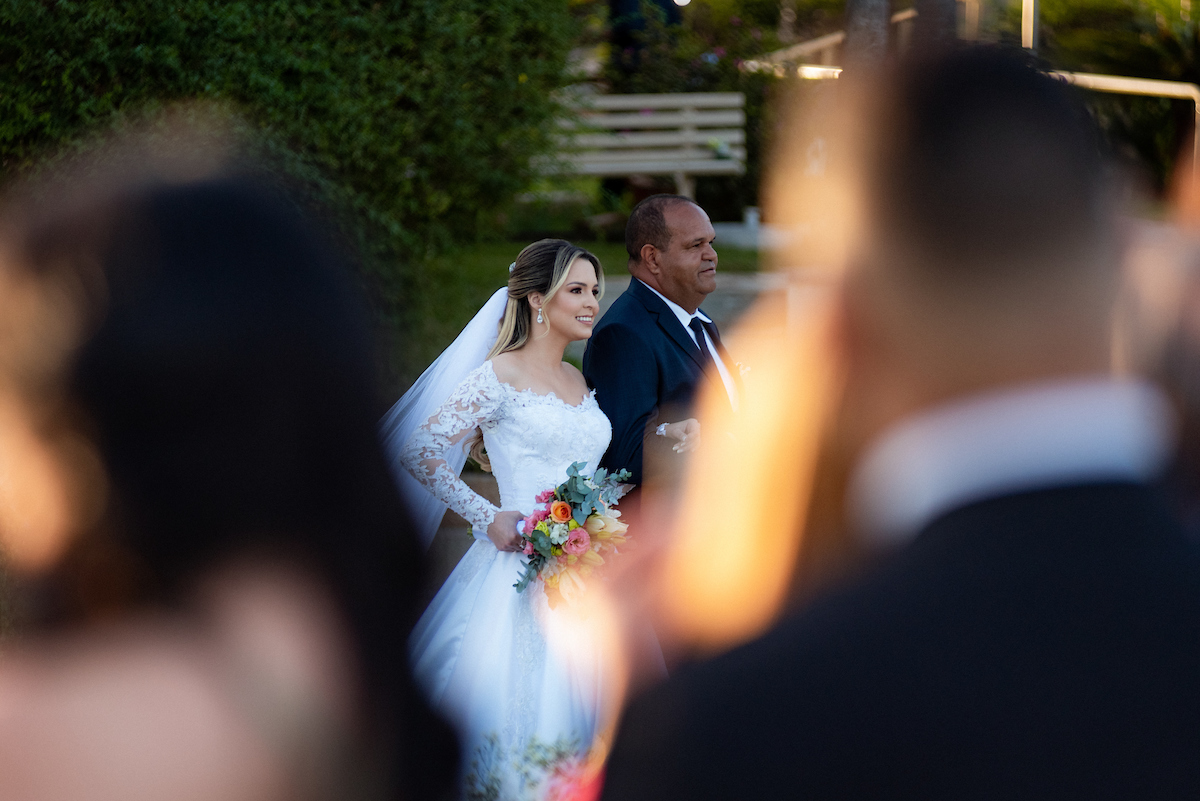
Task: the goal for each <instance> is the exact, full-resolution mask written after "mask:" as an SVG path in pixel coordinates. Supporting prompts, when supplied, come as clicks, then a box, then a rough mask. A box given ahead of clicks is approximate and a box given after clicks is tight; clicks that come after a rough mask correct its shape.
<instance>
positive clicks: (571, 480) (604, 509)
mask: <svg viewBox="0 0 1200 801" xmlns="http://www.w3.org/2000/svg"><path fill="white" fill-rule="evenodd" d="M583 467H585V463H584V462H576V463H575V464H573V465H571V466H570V467H569V468H568V469H567V480H566V481H564V482H563V483H562V484H559V485H558V486H557V487H555V488H554V489H548V490H546V491H545V492H543V493H542V494H541V495H539V496H538V497H537V502H538V503H539V504H541V508H539V509H538V510H537V511H535V512H534V513H533V514H531V515H530V516H529V517H527V518H525V522H524V525H523V530H522V533H523V534H524V535H525V551H524V552H525V555H526V556H528V557H529V561H528V562H526V563H525V570H524V572H523V573H522V574H521V580H520V581H518V582H517V583H516V584H514V585H513V586H514V587H516V588H517V592H521V591H522V590H524V589H525V588H526V587H528V586H529V582H531V581H533V580H534V579H540V580H541V581H542V583H543V585H544V587H545V590H546V599H547V600H548V601H549V603H550V608H551V609H553V608H555V607H556V606H558V604H559V603H561V602H562V601H564V600H565V601H567V602H568V603H570V602H571V601H572V600H574V598H575V597H576V596H577V595H578V594H579V593H580V592H582V591H583V590H584V588H585V586H586V585H585V583H584V579H586V578H587V577H588V576H590V575H591V574H592V572H593V571H594V570H595V569H596V568H598V567H600V565H602V564H604V561H605V557H606V556H610V555H611V554H614V553H616V552H617V547H618V546H620V545H624V544H625V541H626V536H625V533H626V531H627V530H628V528H629V527H628V526H627V525H626V524H625V523H623V522H621V520H620V517H621V513H620V512H618V511H617V510H616V505H617V501H618V500H620V498H621V496H622V495H624V494H625V491H626V488H625V487H624V486H623V485H622V483H621V482H623V481H625V480H626V479H628V478H629V471H628V470H621V471H619V472H616V473H609V472H607V471H606V470H604V469H603V468H600V469H599V470H597V471H596V473H595V475H593V476H584V475H580V473H579V471H580V470H581V469H582V468H583Z"/></svg>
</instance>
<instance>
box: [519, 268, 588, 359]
mask: <svg viewBox="0 0 1200 801" xmlns="http://www.w3.org/2000/svg"><path fill="white" fill-rule="evenodd" d="M533 299H534V298H531V300H533ZM599 313H600V284H599V282H598V281H597V280H596V268H595V267H594V266H593V265H592V263H591V262H590V261H588V260H587V259H585V258H583V257H582V256H580V257H578V258H576V259H575V261H573V262H571V269H570V270H568V271H567V282H566V283H565V284H563V286H562V288H561V289H559V290H558V291H557V292H555V293H554V296H553V297H552V298H550V301H549V302H548V303H546V304H544V305H543V306H542V314H543V316H544V317H545V320H546V322H548V323H549V324H550V330H551V331H553V332H555V333H557V334H560V335H561V336H563V337H566V338H567V339H569V340H572V341H574V340H577V339H587V338H589V337H590V336H591V335H592V325H593V324H594V323H595V322H596V315H597V314H599ZM533 316H534V320H535V321H536V319H537V308H534V310H533ZM539 328H542V329H543V330H545V329H544V326H539V325H537V323H536V322H535V323H534V328H533V330H534V331H535V332H536V331H537V330H538V329H539ZM535 335H536V334H535Z"/></svg>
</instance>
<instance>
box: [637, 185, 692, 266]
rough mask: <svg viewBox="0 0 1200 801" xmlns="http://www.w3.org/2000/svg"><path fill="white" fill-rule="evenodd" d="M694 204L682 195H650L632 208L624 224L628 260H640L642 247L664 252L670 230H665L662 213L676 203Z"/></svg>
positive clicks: (664, 218)
mask: <svg viewBox="0 0 1200 801" xmlns="http://www.w3.org/2000/svg"><path fill="white" fill-rule="evenodd" d="M695 202H696V201H694V200H692V199H691V198H688V197H684V196H683V195H651V196H650V197H648V198H646V199H645V200H643V201H642V202H641V203H638V204H637V205H636V206H634V207H633V211H631V212H630V213H629V222H627V223H625V252H627V253H628V254H629V260H630V261H631V262H638V261H641V260H642V246H643V245H654V247H656V248H658V249H659V250H666V249H667V246H668V245H670V244H671V230H670V229H669V228H667V220H666V217H665V216H664V215H663V211H664V210H665V209H666V208H667V207H668V206H672V205H674V204H676V203H692V204H693V205H694V204H695Z"/></svg>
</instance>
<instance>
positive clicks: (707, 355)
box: [688, 317, 716, 369]
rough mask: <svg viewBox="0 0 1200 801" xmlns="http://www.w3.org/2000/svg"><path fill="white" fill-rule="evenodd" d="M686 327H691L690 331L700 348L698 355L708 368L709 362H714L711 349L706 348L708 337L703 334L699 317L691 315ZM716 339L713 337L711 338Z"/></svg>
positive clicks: (702, 325)
mask: <svg viewBox="0 0 1200 801" xmlns="http://www.w3.org/2000/svg"><path fill="white" fill-rule="evenodd" d="M688 328H690V329H692V333H693V334H695V335H696V347H698V348H700V355H701V356H702V357H703V358H704V366H705V369H708V366H709V365H710V364H714V363H715V360H714V359H713V354H712V351H711V350H709V349H708V339H706V338H705V336H704V323H703V322H701V320H700V318H699V317H693V318H692V321H691V322H690V323H688ZM713 341H714V342H715V341H716V340H715V339H714V340H713Z"/></svg>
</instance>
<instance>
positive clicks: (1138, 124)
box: [1007, 0, 1200, 190]
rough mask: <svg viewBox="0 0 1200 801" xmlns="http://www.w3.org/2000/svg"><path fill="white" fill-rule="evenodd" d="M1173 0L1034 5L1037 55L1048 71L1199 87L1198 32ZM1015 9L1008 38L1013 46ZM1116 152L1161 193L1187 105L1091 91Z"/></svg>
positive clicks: (1185, 7)
mask: <svg viewBox="0 0 1200 801" xmlns="http://www.w3.org/2000/svg"><path fill="white" fill-rule="evenodd" d="M1194 14H1200V3H1198V4H1197V7H1196V8H1195V9H1194V10H1193V9H1192V8H1191V3H1190V2H1186V1H1185V2H1180V0H1041V5H1040V30H1039V37H1040V42H1041V44H1040V47H1039V54H1040V55H1041V56H1042V57H1044V58H1045V59H1046V60H1047V61H1048V62H1049V63H1050V65H1051V66H1053V67H1054V68H1055V69H1065V70H1073V71H1080V72H1098V73H1103V74H1107V75H1126V76H1132V77H1137V78H1157V79H1160V80H1169V81H1186V82H1189V83H1200V28H1198V27H1197V20H1196V17H1195V16H1194ZM1019 16H1020V9H1019V7H1013V8H1011V9H1010V14H1009V17H1008V19H1007V33H1008V34H1009V37H1010V38H1011V39H1013V40H1014V41H1015V40H1016V36H1017V31H1018V30H1019V28H1020V20H1019ZM1088 102H1089V105H1090V106H1091V108H1092V110H1093V113H1094V114H1095V115H1096V118H1097V120H1098V121H1099V122H1100V124H1101V126H1102V127H1103V128H1104V130H1105V131H1106V132H1107V133H1108V135H1109V139H1110V141H1111V142H1112V143H1113V145H1114V147H1115V149H1116V150H1117V151H1118V152H1119V153H1121V154H1123V155H1124V156H1125V157H1126V158H1127V160H1128V161H1130V162H1131V163H1136V164H1138V165H1140V166H1141V167H1142V168H1143V169H1144V171H1145V175H1146V177H1147V178H1148V179H1149V183H1150V184H1151V185H1152V186H1154V187H1155V188H1157V189H1159V190H1162V189H1163V188H1165V186H1166V185H1167V184H1168V183H1169V181H1170V178H1171V173H1172V171H1173V170H1174V168H1175V161H1176V158H1177V156H1178V154H1179V152H1180V150H1181V147H1182V145H1183V144H1184V143H1185V141H1187V140H1189V138H1190V135H1191V127H1192V108H1191V103H1190V102H1186V101H1171V100H1166V99H1162V98H1140V97H1121V96H1113V95H1104V94H1100V93H1090V94H1089V97H1088Z"/></svg>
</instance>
